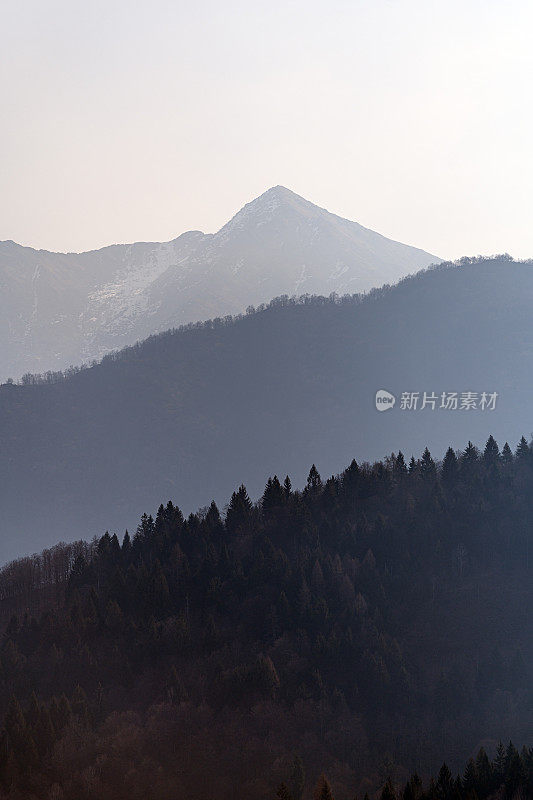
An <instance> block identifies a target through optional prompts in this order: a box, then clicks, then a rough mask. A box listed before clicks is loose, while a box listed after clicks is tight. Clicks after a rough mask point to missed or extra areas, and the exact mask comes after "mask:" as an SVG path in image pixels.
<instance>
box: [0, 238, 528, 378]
mask: <svg viewBox="0 0 533 800" xmlns="http://www.w3.org/2000/svg"><path fill="white" fill-rule="evenodd" d="M110 246H111V247H113V246H115V245H110ZM496 260H498V261H504V262H505V261H507V262H508V263H512V264H525V265H533V258H528V259H515V258H513V257H512V256H511V255H509V253H497V254H494V255H477V256H462V257H461V258H458V259H455V260H450V261H441V262H439V263H436V264H430V265H428V266H427V267H424V268H423V269H421V270H418V271H417V272H416V273H412V274H410V275H406V276H404V277H403V278H400V279H399V280H398V281H397V282H396V283H394V284H390V283H384V284H383V285H381V286H377V287H375V288H372V289H369V290H368V291H366V292H356V293H354V294H348V293H347V294H344V295H337V294H336V293H335V292H332V293H331V294H330V295H329V296H327V297H326V296H324V295H310V294H302V295H293V296H288V295H280V296H279V297H274V298H273V299H272V300H270V301H269V302H268V303H260V304H259V305H258V306H257V307H255V306H253V305H250V306H248V307H247V309H246V312H245V313H243V312H241V313H238V314H229V315H225V316H224V317H213V318H212V319H207V320H199V321H197V322H188V323H184V324H183V325H178V326H176V327H172V328H169V329H167V330H165V331H161V332H160V333H156V334H151V335H150V336H147V337H146V338H145V339H139V340H137V341H136V342H134V343H133V344H130V345H126V346H125V347H122V348H120V349H119V348H117V349H116V350H113V351H111V352H109V353H106V354H105V355H104V356H102V358H101V359H93V360H92V361H90V362H87V363H82V364H71V365H69V366H68V367H66V368H65V369H63V370H48V371H47V372H43V373H39V372H37V373H32V372H28V373H25V374H24V375H22V376H21V378H19V379H13V378H8V379H7V380H6V381H4V382H3V383H0V387H1V386H6V385H10V386H13V385H14V386H40V385H45V384H54V383H59V382H62V381H65V380H68V379H69V378H71V377H73V376H74V375H77V374H78V373H80V372H82V371H86V370H89V369H93V368H94V367H97V366H99V365H100V364H105V363H107V362H110V361H115V360H117V359H120V358H121V357H127V354H128V353H130V352H134V351H135V350H136V349H138V348H139V347H140V346H141V345H142V344H143V343H144V342H150V341H157V340H159V339H164V338H166V337H168V336H177V335H181V334H184V333H187V332H191V331H195V330H205V329H207V330H209V329H213V330H214V329H217V328H221V327H223V326H228V325H234V324H236V323H238V322H241V321H242V320H243V319H245V318H246V317H249V316H250V315H253V314H261V313H263V312H265V311H268V310H270V309H274V308H280V307H283V306H285V307H288V306H298V305H325V304H328V303H329V304H332V305H338V306H342V305H343V304H350V305H359V304H362V303H368V302H372V301H373V300H376V299H379V298H381V297H382V296H383V295H384V294H386V293H388V292H390V291H392V290H394V289H397V288H400V287H403V286H406V285H408V284H409V283H410V282H411V281H413V280H417V279H418V278H420V277H422V276H423V275H426V274H428V273H432V272H440V271H446V270H450V269H454V268H457V267H464V266H466V265H468V264H482V263H484V262H491V261H496Z"/></svg>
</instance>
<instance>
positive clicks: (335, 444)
mask: <svg viewBox="0 0 533 800" xmlns="http://www.w3.org/2000/svg"><path fill="white" fill-rule="evenodd" d="M532 298H533V268H532V264H531V263H519V262H510V261H509V260H508V259H507V258H500V259H493V260H484V261H480V262H469V263H465V264H463V265H458V266H449V267H437V268H436V269H431V270H426V271H425V272H423V273H421V274H419V275H417V276H414V277H411V278H408V279H405V280H404V281H401V282H400V283H399V284H398V285H396V286H392V287H388V288H386V289H382V290H378V291H375V292H372V293H370V294H369V295H367V296H364V297H346V298H338V299H337V300H333V299H327V298H320V297H318V298H315V297H307V298H305V297H304V298H302V299H301V300H300V301H299V302H297V301H295V300H294V301H291V300H290V299H288V298H281V299H279V300H278V301H276V302H274V303H271V304H270V305H269V306H267V307H266V308H265V309H264V310H262V311H256V312H255V313H249V314H246V315H241V317H240V318H237V319H231V320H227V321H226V320H224V319H218V320H216V319H215V320H212V321H211V322H209V323H206V324H203V325H192V326H191V327H190V328H187V327H185V328H182V329H181V330H176V331H169V332H166V333H163V334H160V335H159V336H152V337H150V338H149V339H147V340H145V341H144V342H142V343H139V344H138V345H135V346H132V347H129V348H127V349H126V350H123V351H121V352H120V353H117V354H111V355H108V356H107V357H106V358H105V359H104V360H103V361H102V363H100V364H98V365H97V366H95V367H92V368H89V369H86V370H84V371H82V372H80V373H78V374H75V375H73V376H72V377H70V378H67V379H64V380H62V381H59V382H56V383H44V384H43V385H36V386H31V385H30V386H14V387H9V386H3V387H1V388H0V441H2V448H1V450H0V486H1V490H0V508H1V509H2V515H1V517H0V525H1V529H2V530H1V533H2V549H1V551H0V559H1V560H3V559H7V558H9V557H11V556H12V555H13V554H16V553H23V552H28V551H29V550H33V549H35V548H38V547H42V546H43V545H44V544H46V543H50V542H52V541H56V540H57V539H58V538H66V539H68V538H69V536H71V535H72V532H73V531H76V535H77V536H80V535H81V536H84V537H87V538H91V537H92V536H93V535H95V534H101V532H102V531H103V530H105V529H109V530H119V531H120V530H122V529H123V528H124V527H131V525H133V524H134V523H135V520H136V519H138V517H139V515H140V514H141V513H142V511H144V510H145V509H146V508H151V507H154V504H155V503H156V501H157V499H158V498H160V497H161V495H166V496H168V497H170V498H172V499H173V500H175V501H176V502H177V503H178V504H179V505H180V507H181V508H183V510H184V511H185V512H187V513H188V512H189V511H192V510H194V509H196V508H198V506H199V505H200V504H201V503H204V502H205V501H206V497H207V498H212V499H215V501H217V502H220V501H222V500H223V499H224V498H226V497H227V496H229V494H230V493H231V491H233V489H235V487H236V482H237V481H239V480H240V479H241V476H242V475H243V474H245V475H247V478H248V481H249V485H248V489H249V491H250V493H251V495H252V496H253V497H257V496H258V495H259V493H260V492H261V490H262V488H263V486H264V484H265V482H266V480H267V478H268V476H269V475H273V474H276V473H279V471H280V470H281V469H286V470H287V471H288V472H289V474H290V477H291V480H293V481H294V485H295V486H298V485H302V482H303V481H304V480H305V475H306V474H307V471H308V470H309V467H310V465H311V463H313V461H316V460H317V458H318V463H317V467H318V469H319V470H320V471H321V472H322V473H323V474H326V475H327V474H330V473H331V471H332V470H334V469H335V467H336V464H338V463H349V462H350V460H351V459H352V458H354V457H355V458H357V459H358V461H364V460H368V459H372V458H375V457H378V455H379V454H380V453H382V452H386V451H387V449H391V448H392V449H394V450H395V451H396V450H397V449H402V450H403V452H405V453H406V456H407V457H409V456H410V454H411V453H412V452H413V453H414V454H416V455H418V454H419V453H420V452H421V451H422V450H423V448H424V447H425V446H426V445H427V446H429V447H430V449H432V450H434V449H436V450H441V449H442V448H443V447H445V446H448V444H451V445H452V446H454V447H458V446H460V445H462V443H463V442H464V441H465V440H466V439H467V438H472V437H474V438H473V441H475V443H478V444H482V443H483V442H484V441H486V439H487V437H488V435H489V434H490V433H492V434H493V435H494V436H495V437H496V439H497V440H498V441H499V443H500V445H502V444H503V443H504V442H505V441H506V440H507V441H509V443H510V444H511V445H512V446H514V445H515V444H516V442H517V441H518V439H519V437H520V436H521V435H522V432H523V431H524V430H526V431H527V430H529V429H530V427H531V421H530V413H529V407H528V404H527V403H525V402H524V398H525V397H527V396H529V393H530V378H529V372H530V370H529V369H528V367H529V365H530V364H531V363H532V361H533V340H532V339H531V333H530V327H531V325H530V308H531V301H532ZM443 342H445V343H446V347H445V348H443V347H442V344H443ZM459 352H460V353H461V359H457V356H456V354H457V353H459ZM379 389H386V390H387V391H390V392H392V393H393V394H394V395H395V396H396V397H397V403H396V406H395V408H394V409H393V410H391V411H388V412H387V413H385V414H380V413H378V412H377V411H376V408H375V402H374V401H375V393H376V392H377V391H378V390H379ZM404 391H419V392H420V398H422V393H423V392H424V391H428V392H436V393H437V394H438V396H440V393H441V392H444V391H445V392H453V391H455V392H467V391H473V392H497V393H498V405H497V408H496V409H495V410H494V411H486V412H483V411H480V410H478V411H475V412H474V411H471V412H470V411H468V412H466V411H460V410H456V411H441V410H435V411H431V410H428V409H426V410H424V411H422V410H419V411H417V412H413V413H411V412H409V411H405V410H401V408H400V398H401V395H402V392H404ZM317 454H318V455H317ZM259 456H260V458H259ZM21 497H25V498H27V500H26V501H25V502H24V503H23V504H21V503H20V498H21ZM96 498H97V501H96ZM58 514H59V515H60V516H61V519H62V523H61V525H62V528H61V530H59V529H58V526H57V521H56V520H57V516H58Z"/></svg>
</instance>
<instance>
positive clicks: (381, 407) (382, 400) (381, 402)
mask: <svg viewBox="0 0 533 800" xmlns="http://www.w3.org/2000/svg"><path fill="white" fill-rule="evenodd" d="M395 402H396V398H395V397H394V395H393V394H391V393H390V392H387V391H386V390H385V389H380V390H379V391H377V392H376V408H377V410H378V411H388V410H389V408H393V407H394V403H395Z"/></svg>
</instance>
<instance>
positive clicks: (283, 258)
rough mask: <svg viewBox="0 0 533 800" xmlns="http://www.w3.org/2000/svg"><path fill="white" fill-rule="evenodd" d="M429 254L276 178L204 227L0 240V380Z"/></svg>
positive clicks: (376, 274)
mask: <svg viewBox="0 0 533 800" xmlns="http://www.w3.org/2000/svg"><path fill="white" fill-rule="evenodd" d="M439 261H440V259H438V258H437V257H436V256H433V255H431V254H430V253H426V252H424V251H423V250H418V249H417V248H414V247H409V246H407V245H403V244H399V243H398V242H394V241H391V240H390V239H387V238H385V237H384V236H380V235H379V234H378V233H374V232H373V231H371V230H368V229H367V228H363V227H362V226H361V225H358V224H357V223H355V222H349V221H348V220H345V219H342V218H341V217H338V216H336V215H335V214H330V213H329V212H328V211H325V210H324V209H322V208H318V207H317V206H315V205H313V204H312V203H310V202H308V201H307V200H304V199H303V198H302V197H299V196H298V195H297V194H294V192H291V191H289V190H288V189H285V188H284V187H282V186H276V187H274V188H272V189H269V190H268V191H267V192H265V193H264V194H263V195H261V197H258V198H257V199H256V200H254V201H253V202H251V203H248V204H247V205H245V206H244V208H242V209H241V211H239V212H238V214H236V215H235V216H234V217H233V219H231V220H230V222H228V223H227V224H226V225H224V227H223V228H221V230H219V231H218V233H215V234H204V233H201V232H200V231H190V232H188V233H184V234H182V235H181V236H179V237H178V238H177V239H174V240H173V241H170V242H165V243H162V244H161V243H145V242H142V243H137V244H124V245H113V246H111V247H104V248H103V249H101V250H95V251H91V252H88V253H80V254H76V253H66V254H65V253H50V252H47V251H44V250H34V249H32V248H30V247H21V246H20V245H18V244H15V243H14V242H11V241H7V242H1V243H0V290H1V291H0V380H6V379H7V378H8V377H13V378H18V377H20V376H21V375H22V374H23V373H25V372H45V371H47V370H57V369H63V368H65V367H67V366H69V365H70V364H79V363H82V362H86V361H90V360H92V359H95V358H96V359H98V358H100V357H101V356H103V355H104V354H105V353H107V352H109V351H110V350H114V349H117V348H121V347H123V346H125V345H128V344H132V343H134V342H135V341H137V340H139V339H143V338H145V337H147V336H149V335H150V334H152V333H158V332H161V331H164V330H167V329H168V328H171V327H176V326H179V325H181V324H183V323H188V322H196V321H197V320H200V319H209V318H212V317H217V316H224V315H228V314H236V313H239V312H241V311H244V309H245V308H246V307H247V306H249V305H251V304H253V305H257V304H260V303H265V302H268V301H269V300H271V299H272V298H273V297H276V296H279V295H283V294H288V295H301V294H305V293H310V294H324V295H329V294H330V293H331V292H336V293H338V294H344V293H354V292H363V291H366V290H368V289H371V288H372V287H374V286H379V285H382V284H384V283H392V282H395V281H397V280H398V279H399V278H401V277H403V276H405V275H407V274H409V273H412V272H415V271H417V270H418V269H420V268H422V267H425V266H427V265H428V264H430V263H437V262H439Z"/></svg>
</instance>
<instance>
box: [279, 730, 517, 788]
mask: <svg viewBox="0 0 533 800" xmlns="http://www.w3.org/2000/svg"><path fill="white" fill-rule="evenodd" d="M289 785H290V784H285V783H282V784H280V786H279V788H278V790H277V792H276V800H295V797H296V796H299V797H301V795H297V794H296V793H294V794H293V793H292V792H291V790H290V788H289ZM377 797H379V798H380V800H485V799H487V800H488V798H501V800H504V798H508V799H509V800H511V798H516V800H518V798H528V797H533V748H529V747H526V746H525V745H524V747H523V748H522V750H521V752H518V750H517V749H516V747H515V746H514V745H513V743H512V742H509V744H508V746H507V747H504V745H503V744H502V742H499V744H498V748H497V750H496V754H495V756H494V758H493V759H492V761H491V760H490V759H489V757H488V755H487V753H486V751H485V749H484V748H483V747H481V748H480V749H479V751H478V754H477V756H476V758H470V759H469V760H468V762H467V764H466V767H465V770H464V772H463V774H462V775H457V776H455V777H454V776H453V775H452V773H451V771H450V769H449V767H448V766H447V764H446V762H444V763H443V765H442V767H441V768H440V770H439V773H438V776H437V778H436V779H434V778H432V779H431V780H430V781H429V782H428V785H427V786H424V782H423V781H422V779H421V778H420V776H419V775H417V774H416V773H415V774H414V775H412V776H411V777H410V779H409V780H408V781H407V782H406V783H405V785H404V786H403V787H400V786H397V785H395V784H394V783H393V781H391V780H390V778H389V779H388V780H387V782H386V783H385V785H384V786H383V788H382V790H381V792H380V793H378V795H377ZM313 800H334V795H333V791H332V788H331V786H330V784H329V782H328V780H327V778H326V777H325V775H321V776H320V778H319V780H318V782H317V784H316V786H315V790H314V793H313ZM365 800H368V794H365Z"/></svg>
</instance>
